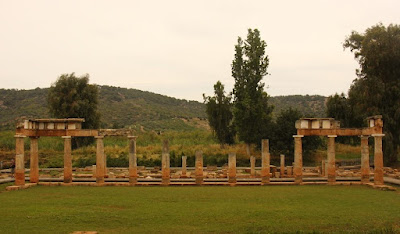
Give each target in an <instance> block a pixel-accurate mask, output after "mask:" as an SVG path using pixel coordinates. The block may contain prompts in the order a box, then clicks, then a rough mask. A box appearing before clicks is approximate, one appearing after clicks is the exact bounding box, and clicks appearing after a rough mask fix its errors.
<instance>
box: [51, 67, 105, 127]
mask: <svg viewBox="0 0 400 234" xmlns="http://www.w3.org/2000/svg"><path fill="white" fill-rule="evenodd" d="M48 104H49V112H50V114H51V115H52V116H53V117H56V118H84V119H85V122H84V123H83V124H82V128H87V129H96V128H99V126H100V115H99V113H98V111H97V104H98V88H97V86H95V85H90V84H89V75H88V74H86V75H84V76H81V77H76V76H75V74H74V73H71V74H63V75H61V76H60V77H59V78H58V79H57V81H56V82H55V83H54V84H53V85H52V86H51V87H50V90H49V94H48Z"/></svg>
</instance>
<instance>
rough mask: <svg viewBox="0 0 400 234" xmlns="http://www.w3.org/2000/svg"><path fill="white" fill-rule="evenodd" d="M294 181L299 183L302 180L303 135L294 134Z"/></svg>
mask: <svg viewBox="0 0 400 234" xmlns="http://www.w3.org/2000/svg"><path fill="white" fill-rule="evenodd" d="M293 137H294V168H293V174H294V182H295V183H296V184H301V183H302V182H303V145H302V143H301V138H302V137H304V136H303V135H294V136H293Z"/></svg>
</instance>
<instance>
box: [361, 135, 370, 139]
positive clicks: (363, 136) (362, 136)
mask: <svg viewBox="0 0 400 234" xmlns="http://www.w3.org/2000/svg"><path fill="white" fill-rule="evenodd" d="M360 138H366V139H368V138H369V136H368V135H361V136H360Z"/></svg>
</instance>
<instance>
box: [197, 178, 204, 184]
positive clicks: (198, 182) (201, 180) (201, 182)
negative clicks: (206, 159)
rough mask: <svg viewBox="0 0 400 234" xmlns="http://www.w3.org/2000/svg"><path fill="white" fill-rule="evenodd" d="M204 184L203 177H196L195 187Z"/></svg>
mask: <svg viewBox="0 0 400 234" xmlns="http://www.w3.org/2000/svg"><path fill="white" fill-rule="evenodd" d="M203 183H204V178H203V177H196V184H197V185H202V184H203Z"/></svg>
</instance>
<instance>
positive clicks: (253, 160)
mask: <svg viewBox="0 0 400 234" xmlns="http://www.w3.org/2000/svg"><path fill="white" fill-rule="evenodd" d="M250 177H252V178H254V177H256V157H254V156H250Z"/></svg>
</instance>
